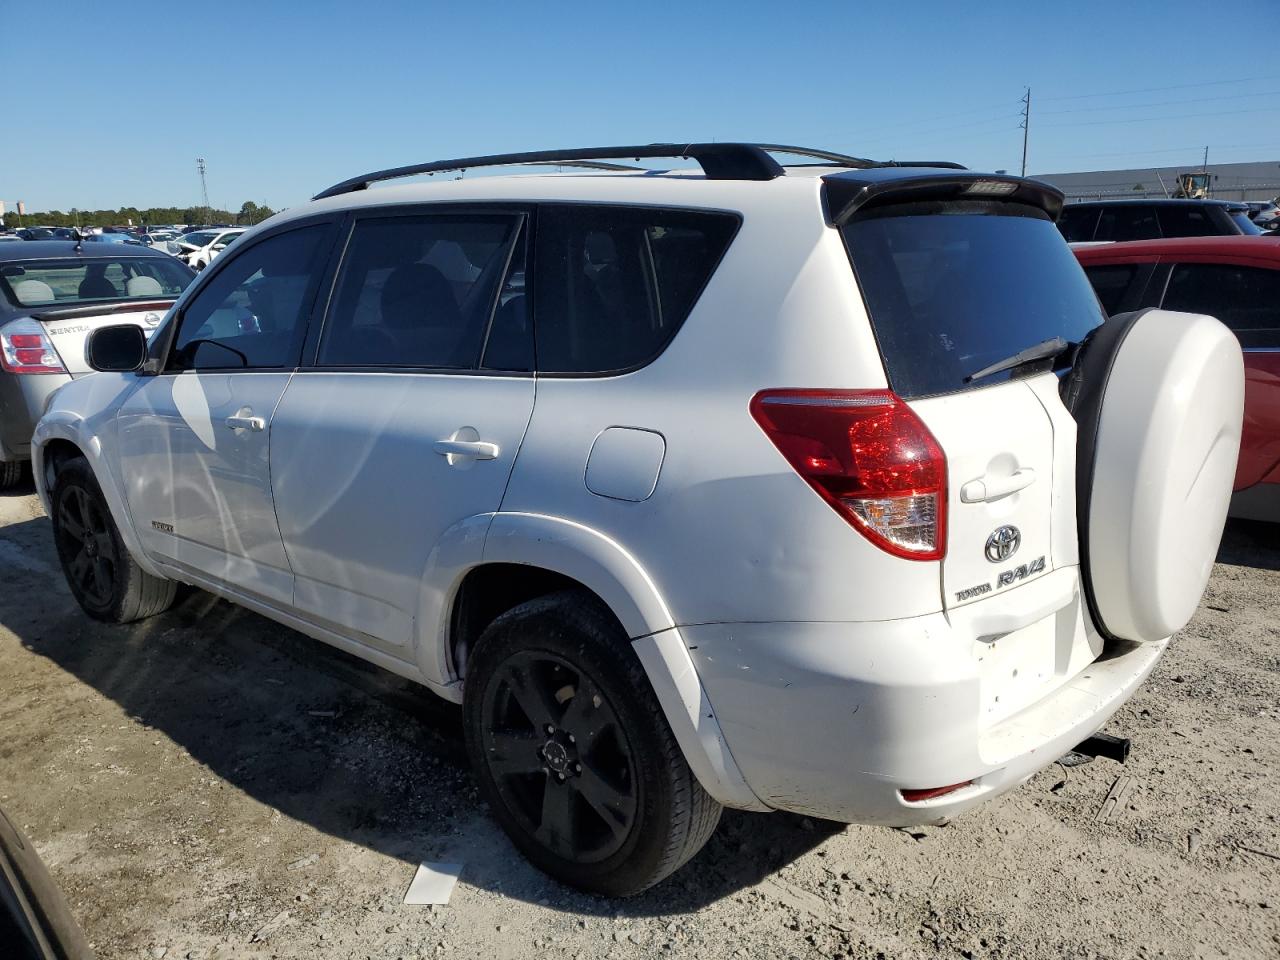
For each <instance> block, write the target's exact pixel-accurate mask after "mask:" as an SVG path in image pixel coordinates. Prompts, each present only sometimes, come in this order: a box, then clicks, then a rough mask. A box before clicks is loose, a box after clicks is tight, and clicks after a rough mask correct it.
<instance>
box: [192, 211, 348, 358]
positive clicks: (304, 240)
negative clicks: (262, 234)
mask: <svg viewBox="0 0 1280 960" xmlns="http://www.w3.org/2000/svg"><path fill="white" fill-rule="evenodd" d="M327 230H328V226H327V225H323V224H317V225H315V226H309V227H303V228H301V229H299V230H290V231H289V232H287V233H280V234H276V235H275V236H273V237H268V238H267V239H265V240H262V241H260V242H258V243H255V244H252V245H250V246H249V247H246V248H245V249H244V251H243V252H241V253H240V254H239V256H234V255H232V254H228V256H229V257H233V256H234V258H233V259H230V260H229V261H228V262H227V264H226V266H225V268H224V269H221V270H219V271H218V272H217V273H216V274H215V275H214V276H213V278H212V279H211V280H210V281H209V283H207V284H206V285H205V286H204V287H203V288H202V289H201V290H200V291H199V292H197V293H196V294H195V295H194V297H193V298H192V300H191V302H190V303H188V304H187V306H186V308H185V309H184V310H183V311H182V317H181V319H180V320H179V327H178V333H177V337H176V338H175V340H174V344H173V351H172V353H171V354H170V358H169V369H171V370H191V369H231V370H235V369H257V368H280V367H286V366H292V365H293V364H294V363H296V361H297V356H298V351H299V349H300V347H301V343H302V338H303V336H304V335H305V332H306V313H307V307H308V306H309V296H308V294H309V293H310V292H311V287H312V281H313V280H314V279H315V276H316V273H317V272H318V270H319V268H320V260H321V258H320V251H321V248H322V246H323V244H322V241H323V239H324V236H325V232H326V231H327ZM218 262H219V263H222V260H221V259H220V260H219V261H218Z"/></svg>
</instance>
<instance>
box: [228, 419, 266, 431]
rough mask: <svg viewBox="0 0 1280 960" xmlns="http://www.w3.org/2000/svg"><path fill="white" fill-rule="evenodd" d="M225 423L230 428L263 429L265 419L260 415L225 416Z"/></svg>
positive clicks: (264, 427)
mask: <svg viewBox="0 0 1280 960" xmlns="http://www.w3.org/2000/svg"><path fill="white" fill-rule="evenodd" d="M225 422H226V424H227V426H228V427H230V428H231V429H232V430H265V429H266V428H267V421H265V420H263V419H262V418H261V417H227V419H226V421H225Z"/></svg>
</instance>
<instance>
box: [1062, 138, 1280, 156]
mask: <svg viewBox="0 0 1280 960" xmlns="http://www.w3.org/2000/svg"><path fill="white" fill-rule="evenodd" d="M1201 146H1202V144H1192V145H1190V146H1185V147H1163V148H1161V149H1159V150H1119V151H1115V152H1113V153H1069V154H1067V159H1071V158H1075V159H1079V160H1088V159H1092V158H1094V157H1145V156H1150V155H1152V154H1157V153H1189V152H1190V151H1192V150H1199V149H1200V148H1201ZM1273 147H1280V141H1275V142H1272V143H1219V144H1214V145H1213V148H1214V149H1215V150H1252V149H1271V148H1273Z"/></svg>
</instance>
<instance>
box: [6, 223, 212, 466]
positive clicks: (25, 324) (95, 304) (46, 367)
mask: <svg viewBox="0 0 1280 960" xmlns="http://www.w3.org/2000/svg"><path fill="white" fill-rule="evenodd" d="M194 276H195V274H194V273H192V272H191V270H190V268H188V267H186V266H185V265H183V264H181V263H178V262H177V261H176V260H174V258H172V257H169V256H166V255H165V254H163V253H158V252H155V251H152V250H148V249H147V248H146V247H144V246H143V245H142V244H140V243H129V244H125V243H112V242H106V243H101V242H99V243H88V242H86V243H84V244H81V245H79V249H77V244H75V243H69V242H67V241H65V240H46V241H36V242H32V243H22V244H18V243H6V244H0V489H3V488H4V487H7V486H11V485H13V484H14V483H16V482H17V481H18V479H19V478H20V477H21V474H22V464H23V463H24V462H26V461H27V460H29V459H30V450H31V431H32V429H33V428H34V427H35V423H36V420H38V419H39V418H40V414H42V413H43V412H44V407H45V401H46V399H47V398H48V397H49V395H50V394H51V393H53V391H54V390H56V389H57V388H58V387H60V386H62V384H64V383H66V382H67V381H68V380H71V379H73V378H75V377H78V376H81V375H83V374H85V373H88V372H89V366H88V364H87V363H86V361H85V339H86V338H87V337H88V335H89V332H90V331H91V330H94V329H96V328H98V327H101V326H106V325H109V324H114V323H136V324H138V325H139V326H142V327H144V328H146V329H153V328H155V327H156V326H158V325H159V323H160V319H161V317H163V316H164V314H165V313H166V311H168V309H169V307H170V306H171V305H172V304H173V301H174V300H175V299H176V298H177V296H178V294H180V293H182V291H183V290H184V289H185V288H186V286H187V284H188V283H189V282H190V281H191V278H192V277H194Z"/></svg>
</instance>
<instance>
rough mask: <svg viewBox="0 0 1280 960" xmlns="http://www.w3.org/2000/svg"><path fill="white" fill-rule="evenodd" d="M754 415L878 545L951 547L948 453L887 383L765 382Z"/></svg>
mask: <svg viewBox="0 0 1280 960" xmlns="http://www.w3.org/2000/svg"><path fill="white" fill-rule="evenodd" d="M751 415H752V416H753V417H754V418H755V420H756V423H758V424H760V427H761V428H762V429H763V430H764V432H765V434H767V435H768V437H769V439H770V440H772V441H773V443H774V445H775V446H776V447H777V448H778V450H779V451H780V452H781V453H782V455H783V456H784V457H786V459H787V462H788V463H790V464H791V466H792V467H794V468H795V470H796V472H797V473H799V474H800V476H802V477H803V478H804V479H805V480H806V481H807V482H808V483H809V485H810V486H811V487H813V489H814V490H816V491H817V492H818V494H819V495H820V496H821V497H822V498H823V499H824V500H826V501H827V503H829V504H830V505H831V506H832V507H834V508H835V510H836V512H838V513H839V514H840V515H841V516H843V517H844V518H845V520H847V521H848V522H849V523H850V524H852V525H853V527H854V528H856V529H857V530H858V531H859V532H860V533H862V534H863V535H864V536H865V537H866V538H867V539H868V540H870V541H871V542H872V543H874V544H875V545H876V546H877V547H879V548H880V549H882V550H885V551H887V552H889V553H892V554H894V555H895V556H899V557H906V558H908V559H910V560H940V559H942V557H943V555H944V554H945V553H946V544H947V540H946V516H947V499H946V491H947V460H946V456H945V455H944V454H943V452H942V448H941V447H939V446H938V442H937V440H935V439H934V437H933V434H931V433H930V432H929V428H928V427H926V426H925V425H924V422H923V421H922V420H921V419H920V418H919V417H918V416H916V414H915V412H914V411H913V410H912V409H911V408H910V407H909V406H907V404H906V403H905V402H904V401H903V400H902V399H901V398H900V397H898V396H896V395H895V394H893V393H891V392H889V391H888V390H763V391H761V392H760V393H758V394H756V395H755V397H753V398H752V400H751Z"/></svg>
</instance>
